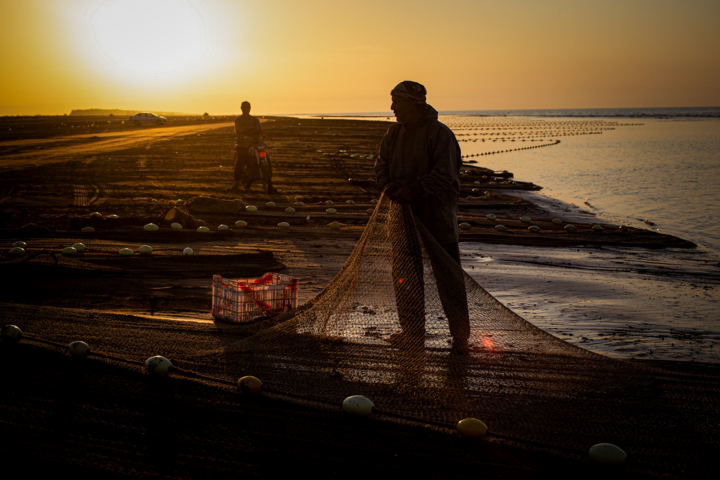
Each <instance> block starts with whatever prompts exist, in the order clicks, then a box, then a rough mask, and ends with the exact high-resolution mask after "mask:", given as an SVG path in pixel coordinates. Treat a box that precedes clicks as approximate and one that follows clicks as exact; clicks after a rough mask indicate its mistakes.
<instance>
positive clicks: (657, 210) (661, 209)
mask: <svg viewBox="0 0 720 480" xmlns="http://www.w3.org/2000/svg"><path fill="white" fill-rule="evenodd" d="M716 110H718V111H720V109H716ZM463 113H466V114H467V113H470V112H463ZM483 113H484V112H483ZM445 119H447V120H449V118H447V117H446V118H445ZM587 119H588V118H587V117H585V118H584V120H587ZM545 120H546V121H547V122H549V123H552V122H567V121H577V120H578V118H577V117H575V118H572V117H570V118H568V117H556V118H547V117H546V118H545ZM602 120H604V121H608V118H603V119H602ZM448 123H452V122H448ZM618 123H619V124H620V125H619V126H617V127H616V128H615V129H614V130H605V131H603V133H602V134H601V135H585V136H575V137H558V139H559V140H561V143H560V144H558V145H554V146H550V147H547V148H539V149H533V150H525V151H520V152H507V153H501V154H496V155H488V156H483V157H479V158H478V157H476V159H477V160H478V164H480V165H482V166H485V167H489V168H493V169H497V170H509V171H511V172H513V173H514V174H515V177H516V178H517V179H518V180H527V181H532V182H534V183H536V184H539V185H542V186H543V187H545V189H544V190H543V192H544V193H545V194H547V195H549V196H551V197H555V198H558V199H561V200H564V201H567V202H569V203H574V204H576V205H581V206H583V207H584V208H588V209H590V210H592V211H594V212H595V213H598V214H599V215H601V216H603V217H606V218H609V219H614V220H617V221H621V222H625V223H628V222H629V223H634V224H636V225H637V222H638V221H642V220H645V219H647V220H649V221H651V222H653V223H654V224H655V225H654V226H652V227H647V228H653V229H657V230H658V231H660V232H662V233H669V234H672V235H676V236H679V237H682V238H685V239H688V240H691V241H693V242H695V243H697V244H698V245H699V246H700V247H701V248H703V249H708V250H710V251H712V252H714V253H720V118H713V117H701V116H699V115H698V116H695V117H674V118H642V119H633V120H632V122H629V121H627V120H626V119H623V121H620V122H618ZM627 123H632V124H633V125H632V126H622V125H623V124H627ZM461 147H462V149H463V154H464V155H468V154H473V153H480V152H482V151H484V150H487V148H485V147H484V146H483V145H482V144H478V143H475V144H473V143H470V144H467V143H461ZM585 202H587V204H586V205H583V204H585ZM643 225H644V224H643Z"/></svg>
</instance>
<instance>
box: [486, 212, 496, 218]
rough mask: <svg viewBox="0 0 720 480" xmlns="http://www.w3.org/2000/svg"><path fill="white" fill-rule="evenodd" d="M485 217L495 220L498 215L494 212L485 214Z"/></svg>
mask: <svg viewBox="0 0 720 480" xmlns="http://www.w3.org/2000/svg"><path fill="white" fill-rule="evenodd" d="M485 218H487V219H488V220H495V219H496V218H497V217H496V216H495V215H493V214H492V213H488V214H487V215H485Z"/></svg>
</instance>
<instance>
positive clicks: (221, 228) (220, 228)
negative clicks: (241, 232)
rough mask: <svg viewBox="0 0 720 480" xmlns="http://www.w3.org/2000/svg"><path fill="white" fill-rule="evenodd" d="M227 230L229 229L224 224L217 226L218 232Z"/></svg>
mask: <svg viewBox="0 0 720 480" xmlns="http://www.w3.org/2000/svg"><path fill="white" fill-rule="evenodd" d="M229 229H230V227H228V226H227V225H225V224H224V223H223V224H222V225H218V230H221V231H222V230H229Z"/></svg>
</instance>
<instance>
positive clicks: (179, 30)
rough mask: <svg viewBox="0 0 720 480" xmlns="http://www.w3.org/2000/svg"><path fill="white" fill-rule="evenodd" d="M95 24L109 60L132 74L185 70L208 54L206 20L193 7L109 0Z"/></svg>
mask: <svg viewBox="0 0 720 480" xmlns="http://www.w3.org/2000/svg"><path fill="white" fill-rule="evenodd" d="M91 22H92V30H93V32H92V33H93V34H94V37H95V39H96V40H97V47H98V48H99V50H100V52H102V54H103V57H104V58H105V60H106V61H108V62H109V63H110V64H111V65H110V66H113V67H115V68H116V69H118V70H121V71H124V72H126V73H129V74H133V75H147V76H155V75H161V74H167V73H172V72H175V71H178V70H184V69H187V68H190V67H192V66H194V65H195V64H197V63H198V62H199V61H201V60H202V59H203V58H204V57H205V56H207V54H208V48H209V45H208V36H209V32H208V31H207V25H206V24H205V19H204V18H203V15H202V14H201V12H200V11H199V10H198V9H196V8H195V7H194V6H193V5H192V3H190V2H189V1H184V0H108V1H105V2H103V3H102V4H101V5H100V6H99V7H98V8H97V10H96V11H95V12H94V14H93V16H92V19H91Z"/></svg>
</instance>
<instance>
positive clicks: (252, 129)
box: [235, 115, 262, 143]
mask: <svg viewBox="0 0 720 480" xmlns="http://www.w3.org/2000/svg"><path fill="white" fill-rule="evenodd" d="M235 133H236V134H237V139H238V143H240V142H241V140H242V139H243V137H250V138H252V139H253V142H255V143H257V142H258V141H259V140H260V134H261V133H262V127H261V126H260V120H258V119H257V118H256V117H253V116H252V115H240V116H239V117H237V118H236V119H235Z"/></svg>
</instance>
